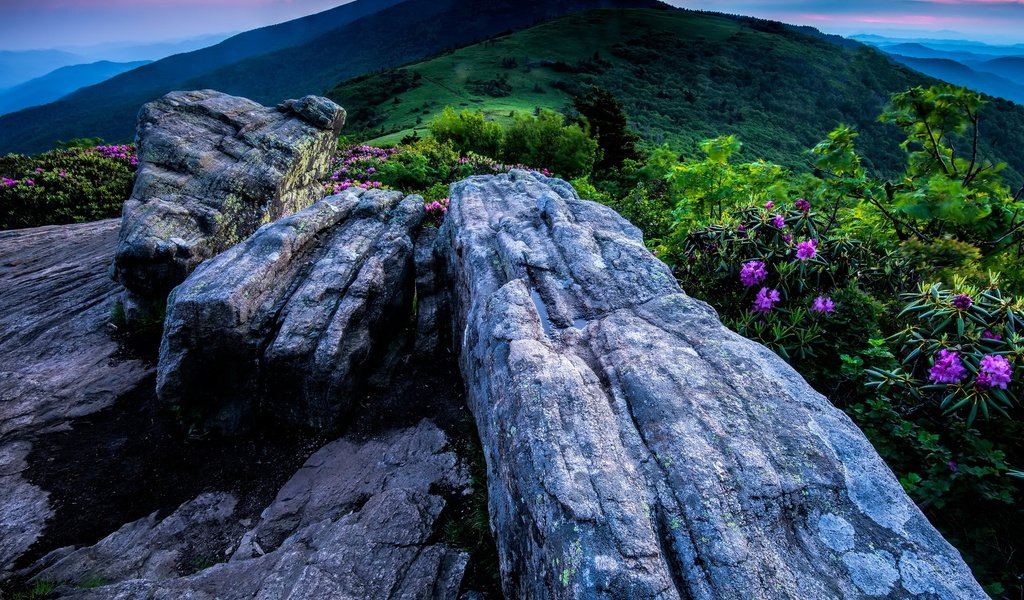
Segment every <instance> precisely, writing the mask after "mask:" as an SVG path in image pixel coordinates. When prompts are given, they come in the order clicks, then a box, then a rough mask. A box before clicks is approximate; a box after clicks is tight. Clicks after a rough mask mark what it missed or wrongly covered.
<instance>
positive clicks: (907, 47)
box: [878, 42, 992, 64]
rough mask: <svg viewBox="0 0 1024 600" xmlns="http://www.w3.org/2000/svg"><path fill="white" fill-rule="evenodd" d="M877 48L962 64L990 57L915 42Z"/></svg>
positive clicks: (981, 60) (893, 52) (899, 53)
mask: <svg viewBox="0 0 1024 600" xmlns="http://www.w3.org/2000/svg"><path fill="white" fill-rule="evenodd" d="M878 48H879V50H882V51H883V52H886V53H888V54H896V55H899V56H907V57H910V58H944V59H948V60H955V61H957V62H959V63H964V64H967V63H969V62H983V61H986V60H990V59H991V58H992V57H991V56H989V55H984V54H976V53H974V52H968V51H966V50H960V51H950V50H939V49H935V48H931V47H929V46H926V45H924V44H920V43H916V42H914V43H906V44H892V45H886V46H879V47H878Z"/></svg>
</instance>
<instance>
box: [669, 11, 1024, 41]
mask: <svg viewBox="0 0 1024 600" xmlns="http://www.w3.org/2000/svg"><path fill="white" fill-rule="evenodd" d="M672 4H675V5H677V6H686V7H687V8H695V9H700V10H713V11H718V12H728V13H735V14H745V15H751V16H755V17H762V18H766V19H772V20H776V21H783V22H785V23H796V24H800V25H811V26H813V27H817V28H818V29H821V30H822V31H826V32H828V33H838V34H840V35H852V34H858V33H869V34H870V33H873V34H876V35H885V36H889V37H934V38H941V39H970V40H976V41H982V42H988V43H992V44H1019V43H1024V0H824V1H815V0H675V1H673V2H672Z"/></svg>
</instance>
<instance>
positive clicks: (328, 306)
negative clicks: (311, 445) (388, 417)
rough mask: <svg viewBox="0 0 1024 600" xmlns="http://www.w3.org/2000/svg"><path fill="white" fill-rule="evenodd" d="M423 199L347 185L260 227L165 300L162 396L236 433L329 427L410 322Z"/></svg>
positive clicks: (159, 389)
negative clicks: (261, 424) (254, 425)
mask: <svg viewBox="0 0 1024 600" xmlns="http://www.w3.org/2000/svg"><path fill="white" fill-rule="evenodd" d="M423 214H424V213H423V199H422V198H420V197H419V196H408V197H405V196H403V195H402V194H401V193H399V192H387V191H381V190H371V191H366V192H364V191H363V190H358V191H348V192H346V193H344V194H341V195H339V196H332V197H330V198H327V199H325V200H323V201H321V202H318V203H317V204H315V205H313V206H312V207H310V208H308V209H305V210H303V211H300V212H298V213H296V214H294V215H291V216H288V217H286V218H284V219H281V220H280V221H277V222H275V223H272V224H269V225H266V226H264V227H262V228H261V229H260V230H259V231H257V232H256V233H255V234H254V235H253V236H252V237H250V238H249V239H247V240H246V241H245V242H243V243H241V244H239V245H237V246H235V247H234V248H232V249H230V250H229V251H227V252H224V253H223V254H221V255H220V256H218V257H217V258H215V259H213V260H211V261H208V262H206V263H205V264H203V265H202V266H201V267H199V268H198V269H197V270H196V271H195V272H194V273H193V274H192V275H191V276H190V277H189V278H188V279H187V280H186V281H185V282H184V283H183V284H182V285H181V286H179V287H178V288H177V289H175V290H174V292H173V293H172V294H171V297H170V298H169V299H168V315H167V320H166V324H165V329H164V337H163V341H162V343H161V348H160V362H159V366H158V377H157V394H158V396H159V398H160V399H161V401H163V402H167V403H169V404H175V405H178V406H181V407H183V408H185V410H186V413H187V414H193V413H196V412H198V413H199V414H202V415H203V418H204V422H205V423H206V424H207V426H209V427H212V428H215V429H218V430H221V431H225V432H234V431H238V430H239V429H241V428H242V427H244V426H245V424H246V423H247V422H248V421H250V420H251V419H253V418H254V417H255V416H257V415H261V416H264V417H269V418H274V419H279V420H281V421H283V422H287V423H291V424H293V425H300V426H304V427H311V428H316V429H321V430H329V429H332V428H334V427H335V426H336V425H337V424H338V423H339V419H340V418H341V417H342V416H343V414H344V413H345V411H346V410H347V409H348V408H349V406H350V404H351V402H352V394H353V392H354V391H355V390H356V388H357V386H358V385H359V384H360V383H361V382H362V380H363V378H364V377H365V373H364V369H363V367H364V366H365V365H366V364H367V361H368V360H369V359H370V358H371V357H372V356H373V354H374V352H375V351H376V350H377V345H378V343H379V342H380V341H381V340H384V341H386V340H387V339H388V338H389V336H390V333H392V332H394V331H395V330H396V329H400V328H402V327H404V326H405V324H406V323H407V322H408V317H409V314H410V311H411V302H412V285H413V277H412V273H413V242H412V240H413V238H414V236H415V235H416V230H417V228H418V227H419V225H420V223H421V222H422V220H423Z"/></svg>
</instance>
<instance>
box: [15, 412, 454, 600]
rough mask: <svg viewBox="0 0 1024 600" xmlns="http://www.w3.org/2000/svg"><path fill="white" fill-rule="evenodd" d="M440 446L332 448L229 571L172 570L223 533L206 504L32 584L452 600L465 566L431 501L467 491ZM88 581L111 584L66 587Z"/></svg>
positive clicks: (134, 530) (218, 501) (69, 559)
mask: <svg viewBox="0 0 1024 600" xmlns="http://www.w3.org/2000/svg"><path fill="white" fill-rule="evenodd" d="M447 446H448V439H447V438H446V436H445V435H444V433H442V432H441V430H439V429H438V428H437V427H436V426H435V425H433V424H432V423H430V422H428V421H423V422H421V423H420V424H419V425H418V426H416V427H412V428H409V429H405V430H399V431H394V432H391V433H389V434H386V435H384V436H382V437H381V438H380V439H374V440H369V441H366V442H356V441H353V440H348V439H340V440H337V441H335V442H332V443H331V444H328V445H327V446H325V447H324V448H322V449H321V450H319V451H318V452H317V453H316V454H314V455H313V456H312V457H310V459H309V460H308V461H307V462H306V464H305V465H304V466H303V467H302V469H300V470H299V472H298V473H296V474H295V476H294V477H293V478H292V479H291V480H290V481H289V482H288V483H287V484H286V485H285V486H284V487H283V488H282V489H281V491H280V493H279V494H278V497H277V499H276V500H275V501H274V503H273V504H271V505H270V506H269V507H268V508H267V509H266V510H265V511H264V513H263V516H262V518H261V520H260V522H259V523H258V524H257V525H256V526H255V527H254V528H253V529H252V530H250V531H248V532H246V533H245V534H244V536H243V537H242V540H241V543H240V548H239V549H238V550H237V551H235V552H234V556H232V557H231V559H230V561H228V562H223V563H220V564H216V565H213V566H210V567H207V568H205V569H203V570H201V571H199V572H198V573H194V574H187V573H185V572H184V568H183V566H182V565H180V562H176V561H175V560H176V558H180V557H181V556H184V555H187V554H189V553H194V552H195V550H194V547H193V546H194V545H195V541H194V540H192V541H190V540H189V537H190V536H191V535H192V534H196V535H198V536H200V539H203V538H210V537H211V535H210V530H212V531H214V532H220V531H223V530H224V527H225V525H224V523H225V522H226V521H227V520H228V517H230V513H231V509H232V508H233V502H234V501H233V498H231V497H230V496H227V495H224V494H205V495H203V496H201V497H200V498H197V499H196V500H194V501H192V502H189V503H186V504H185V505H183V506H182V507H181V508H180V509H179V510H178V511H176V512H175V513H174V514H172V515H171V516H170V517H168V518H167V519H165V520H164V521H162V522H160V523H154V522H153V521H152V518H150V519H143V520H141V521H139V522H136V523H132V524H129V525H126V526H125V527H124V528H122V529H121V530H120V531H118V532H117V533H115V534H113V535H111V536H110V537H108V538H107V539H105V540H103V541H102V542H100V543H99V544H97V545H96V546H93V547H90V548H83V549H78V550H72V549H64V550H60V551H56V552H54V553H52V554H51V556H50V557H48V558H47V559H44V560H43V561H40V563H39V564H37V566H36V567H34V569H37V570H36V571H35V574H34V577H33V580H34V581H40V580H47V581H57V582H66V583H68V584H70V585H65V586H62V587H60V588H59V589H58V590H57V591H58V594H59V595H60V597H62V598H81V599H101V598H102V599H106V598H125V599H127V598H131V599H140V600H141V599H164V598H167V599H170V598H195V599H204V600H205V599H210V600H212V599H214V598H217V599H222V600H232V599H243V598H245V599H248V598H257V599H262V600H276V599H278V598H290V599H292V600H320V599H322V598H436V599H448V598H450V599H454V598H456V597H457V595H458V591H459V586H460V585H461V582H462V576H463V572H464V571H465V567H466V562H467V559H468V557H467V555H466V554H465V553H463V552H460V551H458V550H456V549H453V548H451V547H449V546H447V545H446V544H444V543H441V542H438V541H436V539H437V538H438V537H439V534H438V531H437V526H438V519H439V517H440V515H441V511H442V510H443V509H444V506H445V500H444V498H442V497H441V496H439V495H438V494H437V492H438V491H450V492H452V493H459V492H460V491H461V490H462V489H464V488H465V487H466V486H467V485H468V482H467V478H466V475H465V473H464V469H463V467H462V466H461V465H460V464H459V462H458V459H457V457H456V456H455V454H454V453H453V452H451V451H450V450H449V449H447ZM214 537H215V536H214ZM234 547H237V546H234ZM228 550H229V552H228V554H230V548H229V549H228ZM121 551H123V552H121ZM221 556H222V557H225V558H226V555H225V554H223V553H222V554H221ZM47 561H49V562H50V563H52V564H50V565H47ZM40 567H42V569H41V570H39V568H40ZM85 574H89V575H90V576H92V577H95V576H97V575H99V576H101V577H103V578H104V579H105V580H106V581H107V584H106V585H104V586H102V587H99V588H96V589H91V590H82V589H76V588H75V587H73V585H74V584H75V583H77V582H81V581H82V580H83V579H84V577H83V575H85Z"/></svg>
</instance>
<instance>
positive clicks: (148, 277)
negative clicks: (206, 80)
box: [114, 90, 345, 320]
mask: <svg viewBox="0 0 1024 600" xmlns="http://www.w3.org/2000/svg"><path fill="white" fill-rule="evenodd" d="M344 122H345V111H344V110H343V109H342V108H341V107H339V106H338V105H336V104H334V103H333V102H331V101H330V100H328V99H326V98H321V97H317V96H306V97H305V98H302V99H300V100H289V101H287V102H285V103H283V104H281V105H280V106H278V107H276V108H267V107H264V106H261V105H259V104H257V103H255V102H253V101H251V100H247V99H245V98H239V97H236V96H229V95H227V94H223V93H220V92H216V91H213V90H200V91H187V92H171V93H169V94H167V95H166V96H164V97H163V98H160V99H159V100H155V101H153V102H150V103H148V104H146V105H145V106H143V107H142V110H141V111H140V112H139V121H138V136H137V140H138V153H139V168H138V173H137V174H136V178H135V188H134V189H133V191H132V195H131V198H129V199H128V201H127V202H126V203H125V206H124V215H123V219H122V224H121V232H120V237H119V241H118V246H117V253H116V255H115V257H114V272H115V277H116V278H117V280H118V281H120V282H121V283H123V284H124V286H125V287H126V288H128V291H129V293H128V294H127V295H126V297H125V307H126V311H127V316H128V318H129V320H137V318H140V317H142V316H146V315H148V314H150V313H159V312H160V311H161V310H162V308H163V301H164V299H165V298H166V295H167V293H168V292H169V291H170V290H171V289H172V288H173V287H174V286H176V285H178V284H179V283H181V282H182V281H183V280H184V279H185V277H186V276H187V275H188V274H189V273H190V272H191V271H192V270H193V269H195V267H196V265H198V264H199V263H201V262H202V261H204V260H206V259H208V258H210V257H212V256H215V255H216V254H218V253H219V252H221V251H223V250H225V249H226V248H229V247H230V246H232V245H234V244H236V243H238V242H240V241H242V240H243V239H245V238H246V237H248V236H249V235H250V234H251V233H252V232H254V231H256V229H257V228H258V227H259V226H260V225H262V224H264V223H267V222H270V221H273V220H276V219H279V218H280V217H282V216H285V215H288V214H291V213H293V212H295V211H297V210H300V209H302V208H305V207H307V206H309V205H310V204H312V203H313V202H314V201H316V200H318V199H320V198H321V197H322V196H323V194H322V191H321V188H320V184H319V183H318V181H320V180H322V179H323V178H324V176H325V175H326V173H327V170H328V168H329V166H330V161H331V157H332V156H333V154H334V151H335V149H336V145H337V136H338V132H339V131H340V129H341V127H342V125H344Z"/></svg>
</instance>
